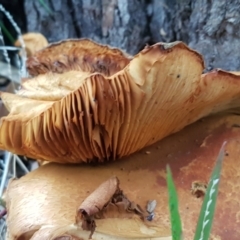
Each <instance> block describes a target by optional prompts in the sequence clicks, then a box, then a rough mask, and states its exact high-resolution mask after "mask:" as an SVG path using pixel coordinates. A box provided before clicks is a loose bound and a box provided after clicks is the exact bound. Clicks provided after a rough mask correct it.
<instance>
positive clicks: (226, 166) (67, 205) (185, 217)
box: [6, 115, 240, 240]
mask: <svg viewBox="0 0 240 240" xmlns="http://www.w3.org/2000/svg"><path fill="white" fill-rule="evenodd" d="M239 120H240V117H239V116H238V115H228V116H225V115H224V116H212V117H208V118H206V119H204V121H198V122H196V123H194V124H192V125H190V126H188V127H186V128H185V129H184V130H183V131H180V132H178V133H176V134H174V135H172V136H169V137H168V138H165V139H163V140H162V141H161V142H158V143H156V144H154V145H152V146H150V147H147V148H146V149H143V150H142V151H140V152H138V153H135V154H133V155H131V156H129V157H126V158H125V159H122V161H116V162H112V163H108V164H104V165H100V166H98V167H96V166H89V165H78V166H72V165H61V164H56V163H50V164H46V165H44V166H42V167H40V168H39V169H37V170H35V171H33V172H31V173H29V174H28V175H26V176H24V177H22V178H21V179H19V180H13V181H12V182H11V183H10V185H9V186H8V189H7V191H6V202H7V210H8V217H7V225H8V231H9V240H12V239H15V240H20V239H21V240H22V239H24V240H30V239H31V240H37V239H49V240H53V239H55V240H56V239H58V240H59V239H68V240H70V239H76V240H79V239H88V237H89V232H88V231H86V230H83V229H82V228H81V227H79V226H77V225H75V224H74V223H75V217H76V211H77V209H78V207H79V206H80V205H81V204H82V208H83V207H84V206H86V202H83V201H84V200H85V199H87V198H88V197H89V196H91V197H90V199H91V201H89V203H94V202H95V201H99V196H100V198H102V199H107V200H106V201H109V197H108V198H105V197H104V196H105V195H104V194H106V193H105V190H104V191H103V190H101V189H106V188H105V185H106V184H105V185H104V186H103V185H101V187H100V188H98V187H99V185H100V184H101V183H103V182H105V181H106V180H107V179H109V178H111V177H112V176H114V175H115V176H117V177H118V179H119V181H120V185H119V186H120V188H121V189H122V190H123V192H124V194H125V196H127V198H128V199H130V200H131V201H134V202H135V203H136V204H139V206H140V207H141V208H143V209H146V204H147V203H148V202H149V200H156V203H157V204H156V205H155V209H154V214H155V216H154V218H153V219H152V221H148V220H147V219H145V220H144V221H143V220H142V219H141V218H140V217H139V216H138V215H136V214H133V213H131V212H130V213H128V212H124V211H120V212H119V211H118V210H117V209H116V208H113V211H110V213H107V214H106V215H103V216H102V217H100V218H96V219H95V222H96V229H95V232H94V234H93V236H92V238H93V239H95V240H98V239H106V240H108V239H165V240H166V239H169V240H170V239H171V231H170V221H169V209H168V195H167V187H166V180H165V169H166V164H169V165H170V167H171V170H172V173H173V178H174V182H175V185H176V189H177V192H178V197H179V210H180V215H181V219H182V221H183V230H184V239H186V240H190V239H193V236H194V232H195V228H196V224H197V219H198V215H199V212H200V208H201V205H202V201H203V199H202V198H197V197H196V196H194V195H193V194H192V193H191V186H192V183H193V182H194V181H201V182H208V181H209V177H210V175H211V172H212V169H213V166H214V165H215V162H216V159H217V156H218V153H219V150H220V148H221V145H222V143H223V142H224V141H227V145H226V154H227V156H225V158H224V162H223V168H222V173H221V180H220V186H219V194H218V199H217V207H216V213H215V217H214V222H213V228H212V233H211V236H212V239H219V240H225V239H231V240H238V239H239V238H240V229H239V227H238V224H239V211H240V210H239V199H240V191H238V189H239V176H240V161H239V154H240V137H239V136H240V135H239V134H240V128H239V127H238V125H237V123H239ZM145 151H150V152H151V154H145ZM169 156H170V157H169ZM111 181H112V180H111ZM107 184H110V183H107ZM95 189H97V193H98V194H97V195H98V196H96V198H95V199H94V197H93V195H91V193H92V192H93V191H94V190H95ZM107 189H110V190H109V191H111V194H113V193H114V192H115V190H116V189H118V187H117V185H116V181H115V180H114V179H113V188H107ZM100 190H101V191H102V194H103V195H101V194H100V195H99V191H100ZM93 205H94V206H100V205H101V204H100V205H98V204H95V203H94V204H93ZM87 206H89V205H87ZM102 206H103V205H101V207H99V209H102ZM151 211H152V210H151ZM88 212H91V211H89V210H88Z"/></svg>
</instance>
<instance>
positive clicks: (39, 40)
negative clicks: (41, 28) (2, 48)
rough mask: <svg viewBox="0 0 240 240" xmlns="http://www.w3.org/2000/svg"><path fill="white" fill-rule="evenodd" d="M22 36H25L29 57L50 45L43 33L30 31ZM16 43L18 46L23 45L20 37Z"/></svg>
mask: <svg viewBox="0 0 240 240" xmlns="http://www.w3.org/2000/svg"><path fill="white" fill-rule="evenodd" d="M21 37H22V38H23V41H24V44H25V48H26V52H27V56H28V57H30V56H32V55H34V54H35V52H37V51H39V50H41V49H42V48H45V47H46V46H47V45H48V41H47V39H46V38H45V37H44V36H43V35H42V34H41V33H35V32H29V33H26V34H23V35H22V36H21ZM14 45H15V46H16V47H22V43H21V41H20V39H18V40H17V41H16V42H15V43H14Z"/></svg>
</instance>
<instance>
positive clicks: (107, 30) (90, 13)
mask: <svg viewBox="0 0 240 240" xmlns="http://www.w3.org/2000/svg"><path fill="white" fill-rule="evenodd" d="M45 2H46V4H47V5H48V6H49V7H50V8H51V9H52V12H53V14H49V13H48V12H47V11H46V9H45V8H44V7H43V6H42V5H41V4H40V3H39V1H25V11H26V13H28V14H27V15H28V16H27V26H28V31H38V32H41V33H43V34H44V35H45V36H46V37H47V38H48V39H49V40H50V41H58V40H62V39H64V38H76V37H86V38H91V39H93V40H95V41H98V42H100V43H104V44H110V45H113V46H116V47H120V48H122V49H124V50H126V51H127V52H128V53H130V54H134V53H136V52H137V51H138V50H139V49H140V48H141V47H143V45H144V41H145V42H146V40H145V39H146V36H147V34H146V30H147V15H146V11H145V8H146V3H145V2H144V1H139V0H131V1H128V0H121V1H119V0H92V1H87V0H62V1H54V0H45Z"/></svg>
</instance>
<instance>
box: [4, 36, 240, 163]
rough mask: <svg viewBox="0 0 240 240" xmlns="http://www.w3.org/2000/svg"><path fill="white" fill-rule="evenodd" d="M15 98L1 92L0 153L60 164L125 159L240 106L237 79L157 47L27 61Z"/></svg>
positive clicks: (176, 48)
mask: <svg viewBox="0 0 240 240" xmlns="http://www.w3.org/2000/svg"><path fill="white" fill-rule="evenodd" d="M28 69H29V72H30V73H31V74H32V75H34V76H35V77H33V78H30V79H25V80H24V82H23V84H22V89H21V90H20V91H19V92H18V93H17V94H10V93H1V98H2V100H3V103H4V104H5V105H6V107H7V109H8V110H9V115H8V116H6V117H3V118H1V120H0V148H1V149H5V150H8V151H11V152H13V153H16V154H19V155H25V156H28V157H31V158H37V159H39V160H44V161H52V162H59V163H66V162H71V163H80V162H107V161H112V160H115V159H119V158H122V157H124V156H128V155H130V154H132V153H135V152H137V151H139V150H141V149H142V148H144V147H146V146H149V145H151V144H153V143H155V142H157V141H158V140H161V139H163V138H165V137H167V136H168V135H170V134H173V133H175V132H178V131H179V130H181V129H183V128H184V127H186V126H187V125H189V124H191V123H193V122H195V121H197V120H198V119H201V118H203V117H205V116H207V115H211V114H216V113H219V112H223V111H229V110H232V109H235V108H238V107H239V106H240V76H238V75H235V74H233V73H230V72H225V71H222V70H214V71H212V72H209V73H206V74H202V72H203V69H204V64H203V59H202V57H201V55H200V54H198V53H197V52H195V51H194V50H192V49H190V48H188V47H187V46H186V45H185V44H184V43H182V42H174V43H169V44H167V43H157V44H155V45H153V46H148V47H146V48H145V49H143V50H142V51H141V52H139V53H138V54H137V55H136V56H134V57H131V56H129V55H127V54H125V53H124V52H122V51H121V50H118V49H114V48H110V47H108V46H103V45H99V44H97V43H95V42H92V41H89V40H86V39H83V40H68V41H63V42H60V43H56V44H52V45H50V46H49V47H47V48H45V49H43V50H41V51H39V52H37V53H36V54H35V55H34V56H32V57H31V58H29V59H28Z"/></svg>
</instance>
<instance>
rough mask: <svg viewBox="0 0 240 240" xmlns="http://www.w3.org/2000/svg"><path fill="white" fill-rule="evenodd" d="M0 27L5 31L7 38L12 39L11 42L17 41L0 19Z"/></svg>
mask: <svg viewBox="0 0 240 240" xmlns="http://www.w3.org/2000/svg"><path fill="white" fill-rule="evenodd" d="M0 28H1V29H2V31H3V33H4V34H5V35H6V36H7V38H8V39H9V40H10V42H11V44H12V45H13V44H14V42H15V39H14V37H13V36H12V34H11V33H10V32H9V31H8V29H7V28H6V27H5V26H4V24H3V22H1V21H0Z"/></svg>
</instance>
